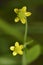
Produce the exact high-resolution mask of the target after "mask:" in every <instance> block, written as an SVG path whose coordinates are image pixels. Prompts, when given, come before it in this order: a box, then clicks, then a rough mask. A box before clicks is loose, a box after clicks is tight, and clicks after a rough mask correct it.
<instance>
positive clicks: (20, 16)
mask: <svg viewBox="0 0 43 65" xmlns="http://www.w3.org/2000/svg"><path fill="white" fill-rule="evenodd" d="M18 17H19V19H22V18H25V17H26V16H25V13H24V12H22V11H19V12H18Z"/></svg>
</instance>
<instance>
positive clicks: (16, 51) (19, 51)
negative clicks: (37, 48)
mask: <svg viewBox="0 0 43 65" xmlns="http://www.w3.org/2000/svg"><path fill="white" fill-rule="evenodd" d="M22 49H23V45H19V42H16V43H15V46H11V47H10V50H11V51H13V53H12V54H13V56H16V55H17V54H20V55H23V51H22Z"/></svg>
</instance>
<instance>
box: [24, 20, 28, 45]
mask: <svg viewBox="0 0 43 65" xmlns="http://www.w3.org/2000/svg"><path fill="white" fill-rule="evenodd" d="M26 39H27V21H26V26H25V34H24V44H25V43H26Z"/></svg>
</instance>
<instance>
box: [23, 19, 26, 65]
mask: <svg viewBox="0 0 43 65" xmlns="http://www.w3.org/2000/svg"><path fill="white" fill-rule="evenodd" d="M26 39H27V19H26V26H25V34H24V45H25V43H26ZM25 51H26V50H25V48H24V54H23V59H22V61H23V62H22V65H27V61H26V56H25Z"/></svg>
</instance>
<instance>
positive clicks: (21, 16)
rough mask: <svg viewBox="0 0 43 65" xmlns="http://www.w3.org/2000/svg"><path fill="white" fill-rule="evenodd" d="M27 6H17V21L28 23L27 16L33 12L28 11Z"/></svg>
mask: <svg viewBox="0 0 43 65" xmlns="http://www.w3.org/2000/svg"><path fill="white" fill-rule="evenodd" d="M26 9H27V7H26V6H24V7H22V9H18V8H15V9H14V12H15V13H16V14H17V17H16V18H15V20H14V21H15V22H18V21H19V20H20V21H21V23H23V24H25V23H26V16H27V17H28V16H30V15H31V14H32V13H31V12H26Z"/></svg>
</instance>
